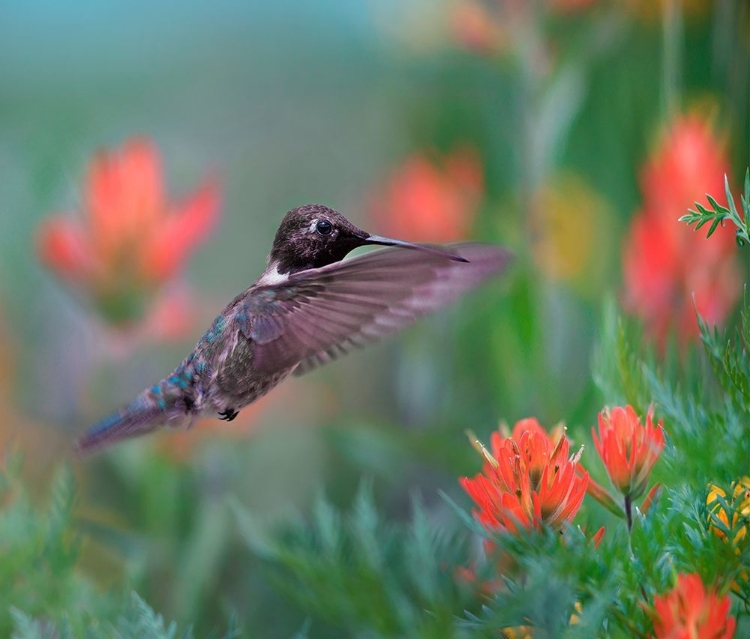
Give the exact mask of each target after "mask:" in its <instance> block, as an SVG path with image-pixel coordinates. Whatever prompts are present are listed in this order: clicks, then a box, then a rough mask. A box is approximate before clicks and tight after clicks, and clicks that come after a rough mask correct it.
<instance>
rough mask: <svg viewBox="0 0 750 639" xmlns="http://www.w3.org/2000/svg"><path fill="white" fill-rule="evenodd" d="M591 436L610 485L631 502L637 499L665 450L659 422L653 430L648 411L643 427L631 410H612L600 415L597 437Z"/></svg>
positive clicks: (592, 432)
mask: <svg viewBox="0 0 750 639" xmlns="http://www.w3.org/2000/svg"><path fill="white" fill-rule="evenodd" d="M591 436H592V438H593V440H594V446H595V447H596V450H597V452H598V453H599V456H600V457H601V458H602V461H603V462H604V466H605V468H606V469H607V474H608V475H609V478H610V480H611V481H612V485H613V486H614V487H615V488H616V489H617V490H618V491H619V492H620V493H622V494H623V495H626V496H629V497H630V499H631V500H634V499H638V498H639V497H640V496H641V495H642V494H643V493H644V492H645V490H646V487H647V485H648V478H649V475H650V473H651V469H652V468H653V466H654V464H655V463H656V461H657V460H658V459H659V455H661V451H662V450H663V448H664V431H663V429H662V422H661V421H660V422H659V423H658V424H657V425H656V426H655V425H654V422H653V415H652V413H651V411H649V413H648V414H647V415H646V422H645V424H642V423H641V421H640V420H639V419H638V416H637V415H636V413H635V410H633V407H632V406H625V407H622V406H615V407H614V408H612V409H611V410H610V409H608V408H605V409H604V410H603V411H602V412H601V413H599V433H598V436H597V432H596V430H595V429H594V428H592V429H591Z"/></svg>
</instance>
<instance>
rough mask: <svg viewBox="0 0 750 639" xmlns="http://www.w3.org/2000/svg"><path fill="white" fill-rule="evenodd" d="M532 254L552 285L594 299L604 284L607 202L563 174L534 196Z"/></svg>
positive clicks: (610, 224) (572, 176) (575, 177)
mask: <svg viewBox="0 0 750 639" xmlns="http://www.w3.org/2000/svg"><path fill="white" fill-rule="evenodd" d="M530 228H531V238H532V240H531V252H532V256H533V259H534V263H535V264H536V266H537V268H538V269H539V270H540V271H541V272H542V273H544V274H545V275H546V276H547V278H548V279H550V280H552V281H563V282H568V283H570V284H571V285H573V286H574V287H575V288H576V289H577V290H578V291H579V292H581V293H584V294H586V293H588V294H595V293H597V292H598V291H599V290H600V288H601V286H602V285H603V284H604V283H605V281H606V272H607V270H608V268H607V267H608V256H610V255H611V254H612V250H611V244H612V237H613V236H614V233H613V215H612V210H611V208H610V207H609V205H608V204H607V202H606V201H605V200H604V199H603V198H602V197H601V196H600V195H598V194H597V193H596V192H595V191H594V190H593V188H592V187H590V186H589V185H588V184H587V183H586V181H585V180H584V179H583V178H581V177H580V176H578V175H575V174H562V175H559V176H557V177H556V178H554V179H553V180H552V181H551V182H549V183H548V184H547V185H545V186H543V187H542V188H541V189H540V190H539V191H538V192H537V193H536V195H535V196H534V199H533V202H532V209H531V220H530Z"/></svg>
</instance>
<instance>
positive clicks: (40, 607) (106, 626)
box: [0, 456, 239, 639]
mask: <svg viewBox="0 0 750 639" xmlns="http://www.w3.org/2000/svg"><path fill="white" fill-rule="evenodd" d="M75 494H76V493H75V482H74V481H73V475H72V473H71V472H70V470H69V469H68V468H64V469H62V470H61V471H60V472H59V473H58V474H57V476H56V478H55V480H54V482H53V484H52V489H51V495H50V497H49V499H48V503H47V505H46V506H45V507H43V508H38V507H37V506H36V505H35V504H34V502H33V500H32V499H31V498H30V496H29V494H28V492H27V490H26V488H25V484H24V481H23V479H22V476H21V460H20V457H19V456H10V457H8V458H7V459H6V460H3V463H2V465H0V637H13V639H48V638H49V639H78V638H79V637H85V638H86V639H89V638H90V639H107V638H110V637H111V638H112V639H130V638H131V637H132V638H133V639H135V638H139V639H141V638H142V639H192V637H193V634H192V631H191V630H190V628H187V629H185V630H180V629H179V628H178V627H177V624H175V623H174V622H170V623H166V622H165V621H164V620H163V619H162V617H161V616H160V615H158V614H157V613H156V612H155V611H154V610H153V609H152V608H151V607H150V606H148V604H146V602H144V601H143V600H142V599H141V598H140V597H138V595H136V594H135V593H131V594H128V593H127V592H126V591H125V590H124V589H122V590H113V591H109V592H102V591H101V590H99V589H98V588H97V587H96V586H95V585H94V584H93V583H92V582H91V581H90V580H89V579H88V578H87V577H86V576H85V575H84V574H83V573H82V572H81V571H79V570H78V568H77V563H78V557H79V546H80V538H79V536H78V534H77V533H76V527H75V520H74V504H75ZM238 636H239V631H238V629H237V628H235V627H234V626H233V625H231V626H230V628H229V630H228V631H227V633H226V634H225V635H224V637H225V638H226V639H234V638H235V637H238Z"/></svg>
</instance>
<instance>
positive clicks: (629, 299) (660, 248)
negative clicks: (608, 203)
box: [623, 116, 741, 344]
mask: <svg viewBox="0 0 750 639" xmlns="http://www.w3.org/2000/svg"><path fill="white" fill-rule="evenodd" d="M726 173H729V161H728V159H727V156H726V153H725V151H724V149H723V145H722V144H721V143H720V142H719V141H718V140H717V139H716V136H715V135H714V134H713V132H712V131H711V127H710V126H709V125H708V124H707V123H706V122H705V121H703V120H701V119H700V118H699V117H697V116H683V117H681V118H679V119H678V120H677V121H676V122H675V123H674V124H673V125H672V126H671V127H670V128H669V129H668V130H667V131H665V133H664V135H663V137H662V140H661V142H660V144H659V147H658V149H657V150H656V152H655V153H654V155H653V156H652V157H651V158H650V160H649V161H648V162H647V164H646V166H645V167H644V169H643V172H642V174H641V190H642V192H643V202H644V204H643V208H642V209H641V210H640V211H639V212H638V213H636V215H635V216H634V217H633V220H632V224H631V228H630V234H629V237H628V238H627V241H626V243H625V247H624V255H623V259H624V265H623V271H624V280H625V300H624V303H625V306H626V308H627V309H629V310H630V311H631V312H632V313H635V314H636V315H638V316H640V317H641V318H642V319H643V320H644V322H645V323H646V326H647V328H648V330H649V331H650V333H651V334H652V335H654V336H655V337H656V338H657V339H658V340H659V341H660V343H662V344H663V343H664V340H665V339H666V336H667V334H668V333H669V331H670V329H672V328H676V329H677V333H678V335H679V337H680V340H681V342H683V343H684V342H685V341H686V340H687V339H689V338H691V337H693V336H695V335H697V333H698V323H697V321H696V317H695V312H696V310H697V312H698V313H700V314H701V316H702V317H703V318H704V319H705V320H706V321H708V322H709V323H711V324H718V323H721V322H722V321H723V320H724V319H725V318H726V317H727V315H728V314H729V313H730V312H731V310H732V308H733V307H734V304H735V303H736V301H737V299H738V298H739V295H740V291H741V277H740V271H739V267H738V265H737V262H736V259H735V254H734V249H735V246H734V233H733V232H732V230H731V229H729V228H721V227H720V228H718V229H717V230H716V233H715V234H714V235H713V236H712V237H711V240H710V241H706V239H705V237H704V236H703V235H702V234H700V233H695V232H694V231H693V229H691V228H690V227H688V226H687V225H686V224H683V223H681V222H678V221H677V220H678V218H679V217H680V216H681V215H684V214H685V213H686V211H687V209H688V208H690V207H692V206H693V205H694V203H695V201H696V200H701V199H702V198H703V196H704V195H705V194H706V193H708V194H710V195H712V196H713V197H715V198H716V199H717V201H718V202H720V203H721V202H722V201H723V196H722V194H723V193H724V175H725V174H726Z"/></svg>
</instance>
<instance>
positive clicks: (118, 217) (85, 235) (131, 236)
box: [37, 139, 219, 324]
mask: <svg viewBox="0 0 750 639" xmlns="http://www.w3.org/2000/svg"><path fill="white" fill-rule="evenodd" d="M163 181H164V179H163V175H162V167H161V160H160V158H159V154H158V152H157V150H156V148H155V147H154V145H153V144H152V143H151V142H150V141H149V140H146V139H132V140H129V141H127V142H126V143H125V144H124V145H123V147H122V149H120V150H118V151H115V152H102V153H100V154H98V155H97V156H96V157H94V159H93V160H92V161H91V163H90V165H89V171H88V179H87V182H86V187H85V189H84V190H85V196H84V202H85V206H84V210H85V214H84V217H83V219H81V218H80V217H79V218H76V217H74V216H72V215H65V216H57V217H53V218H51V219H49V220H47V221H45V222H44V223H43V224H42V226H41V227H40V229H39V232H38V238H37V240H38V251H39V255H40V258H41V260H42V262H43V263H44V264H45V265H46V266H47V267H49V268H50V269H51V270H53V271H54V272H55V273H56V274H57V275H58V276H59V277H61V278H62V279H63V280H65V281H66V282H68V283H69V284H71V285H73V286H74V287H75V288H77V289H81V290H83V291H84V292H85V293H86V294H87V295H89V296H90V297H91V298H92V299H93V301H94V302H95V304H96V306H97V308H98V309H99V310H100V312H102V314H103V315H104V316H105V317H106V318H107V319H108V320H110V321H111V322H113V323H115V324H119V323H123V322H127V321H129V320H133V319H136V318H138V317H140V316H141V315H142V313H143V311H144V307H145V305H146V303H147V302H148V301H149V297H150V296H151V294H152V293H153V292H154V291H155V290H156V289H157V288H158V287H159V286H160V285H161V284H163V283H164V282H165V281H167V280H168V279H170V278H171V277H172V276H174V275H175V274H176V273H177V272H178V271H179V270H180V268H182V266H183V264H184V262H185V260H186V259H187V257H188V255H189V254H190V253H191V252H192V251H193V249H194V248H195V247H196V246H197V245H198V244H199V243H200V242H201V241H202V240H203V239H204V238H205V236H206V234H207V233H208V231H209V230H210V228H211V226H212V225H213V223H214V221H215V219H216V215H217V212H218V200H219V194H218V190H217V187H216V185H215V184H214V183H213V182H207V183H205V184H204V185H203V186H202V187H201V188H200V189H199V190H198V191H197V192H196V193H194V194H193V195H192V196H191V197H190V198H188V199H187V200H185V201H184V202H182V203H180V204H177V205H173V204H171V203H169V202H167V201H166V199H165V195H164V184H163Z"/></svg>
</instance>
